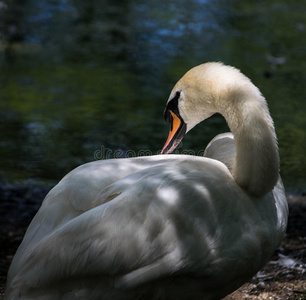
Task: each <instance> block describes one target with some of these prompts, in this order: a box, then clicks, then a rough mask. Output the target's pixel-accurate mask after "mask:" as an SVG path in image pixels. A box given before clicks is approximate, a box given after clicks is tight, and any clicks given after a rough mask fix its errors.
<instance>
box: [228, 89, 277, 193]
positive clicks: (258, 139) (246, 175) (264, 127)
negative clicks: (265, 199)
mask: <svg viewBox="0 0 306 300" xmlns="http://www.w3.org/2000/svg"><path fill="white" fill-rule="evenodd" d="M239 98H240V99H238V98H237V99H236V101H235V103H236V106H235V108H234V110H233V108H232V109H231V110H230V111H229V110H228V111H226V110H225V111H224V112H223V115H224V117H225V119H226V120H227V122H228V125H229V127H230V129H231V131H232V133H233V134H234V137H235V144H236V151H237V154H236V159H235V163H234V167H233V171H232V175H233V177H234V179H235V181H236V182H237V184H239V185H240V186H241V187H242V188H244V189H246V190H247V191H248V192H249V193H250V194H252V195H254V196H258V197H259V196H263V195H265V194H266V193H268V192H269V191H271V190H272V189H273V187H274V186H275V184H276V182H277V180H278V177H279V155H278V147H277V140H276V134H275V130H274V125H273V121H272V118H271V117H270V114H269V111H268V107H267V104H266V101H265V99H264V97H263V96H262V95H261V94H260V92H259V90H257V89H254V91H253V92H252V91H251V92H248V93H247V94H245V95H243V94H240V96H239Z"/></svg>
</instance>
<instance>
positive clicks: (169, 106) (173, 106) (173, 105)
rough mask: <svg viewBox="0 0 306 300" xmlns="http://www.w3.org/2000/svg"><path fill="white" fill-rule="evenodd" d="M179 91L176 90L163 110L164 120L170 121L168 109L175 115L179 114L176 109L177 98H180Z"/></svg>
mask: <svg viewBox="0 0 306 300" xmlns="http://www.w3.org/2000/svg"><path fill="white" fill-rule="evenodd" d="M180 95H181V92H179V91H177V92H176V93H175V96H174V97H173V98H172V99H171V100H170V101H169V102H168V104H167V106H166V109H165V112H164V118H165V120H166V122H171V120H172V117H171V114H170V110H171V111H172V112H174V113H175V114H176V115H177V116H179V115H180V113H179V110H178V99H179V98H180Z"/></svg>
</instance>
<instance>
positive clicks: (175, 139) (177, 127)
mask: <svg viewBox="0 0 306 300" xmlns="http://www.w3.org/2000/svg"><path fill="white" fill-rule="evenodd" d="M169 112H170V114H171V121H170V122H171V125H170V132H169V136H168V139H167V141H166V143H165V146H164V147H163V149H162V151H161V154H168V153H171V152H172V151H173V150H174V149H175V148H176V147H177V146H178V145H179V143H180V142H181V140H182V139H183V137H184V135H185V133H186V124H185V123H184V121H183V120H182V119H181V118H180V117H178V116H177V115H176V114H175V113H173V112H172V111H171V110H169Z"/></svg>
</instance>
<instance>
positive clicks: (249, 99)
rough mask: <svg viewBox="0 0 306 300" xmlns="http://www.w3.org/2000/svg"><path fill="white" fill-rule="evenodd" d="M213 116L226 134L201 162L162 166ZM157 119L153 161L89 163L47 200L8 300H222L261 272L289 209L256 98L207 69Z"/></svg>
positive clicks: (219, 69) (233, 74)
mask: <svg viewBox="0 0 306 300" xmlns="http://www.w3.org/2000/svg"><path fill="white" fill-rule="evenodd" d="M214 113H220V114H222V115H223V116H224V118H225V119H226V121H227V123H228V125H229V128H230V130H231V133H225V134H221V135H218V136H217V137H215V138H214V139H213V140H212V141H211V142H210V143H209V145H208V146H207V148H206V149H205V152H204V154H205V156H204V157H198V156H190V155H174V154H169V153H171V152H172V151H173V150H174V149H175V148H176V147H177V145H178V144H179V142H180V141H181V140H182V138H183V137H184V135H185V134H186V133H187V132H188V131H189V130H191V129H192V128H193V127H194V126H195V125H196V124H198V123H199V122H202V121H203V120H205V119H207V118H208V117H210V116H211V115H212V114H214ZM164 117H165V119H166V120H167V121H168V122H170V133H169V137H168V139H167V141H166V143H165V146H164V148H163V150H162V154H161V155H155V156H150V157H135V158H128V159H110V160H104V161H95V162H91V163H87V164H84V165H81V166H79V167H78V168H76V169H74V170H73V171H71V172H70V173H68V174H67V175H66V176H65V177H64V178H63V179H62V180H61V181H60V182H59V183H58V184H57V185H56V186H55V187H54V188H53V189H52V190H51V191H50V192H49V194H48V195H47V196H46V198H45V200H44V201H43V203H42V205H41V208H40V209H39V211H38V213H37V214H36V216H35V217H34V219H33V220H32V222H31V224H30V225H29V227H28V229H27V232H26V234H25V236H24V239H23V241H22V243H21V245H20V247H19V249H18V250H17V252H16V255H15V256H14V259H13V261H12V264H11V266H10V269H9V272H8V278H7V286H6V294H5V299H6V300H11V299H43V300H48V299H52V300H54V299H133V300H134V299H167V300H169V299H175V300H177V299H220V298H222V297H224V296H226V295H227V294H229V293H231V292H232V291H234V290H235V289H237V288H238V287H239V286H241V285H242V284H243V283H244V282H246V281H247V280H248V279H250V278H251V277H252V276H253V275H254V274H256V272H257V271H259V270H260V268H262V267H263V266H264V265H265V263H267V261H268V260H269V259H270V257H271V256H272V254H273V252H274V251H275V249H276V248H277V247H278V246H279V244H280V242H281V240H282V238H283V236H284V234H285V230H286V225H287V216H288V207H287V201H286V197H285V191H284V187H283V184H282V181H281V178H280V175H279V156H278V147H277V140H276V135H275V130H274V125H273V121H272V119H271V117H270V114H269V111H268V107H267V103H266V101H265V98H264V97H263V96H262V95H261V93H260V91H259V90H258V88H257V87H255V86H254V85H253V84H252V82H251V81H250V80H249V79H248V78H247V77H246V76H245V75H243V74H242V73H241V72H240V71H239V70H238V69H236V68H234V67H231V66H226V65H224V64H222V63H216V62H211V63H205V64H202V65H199V66H196V67H194V68H192V69H191V70H189V71H188V72H187V73H186V74H185V75H184V76H183V77H182V78H181V79H180V80H179V81H178V82H177V84H176V85H175V86H174V88H173V90H172V92H171V94H170V97H169V100H168V102H167V105H166V109H165V113H164ZM168 154H169V155H168Z"/></svg>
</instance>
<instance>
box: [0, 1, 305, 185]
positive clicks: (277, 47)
mask: <svg viewBox="0 0 306 300" xmlns="http://www.w3.org/2000/svg"><path fill="white" fill-rule="evenodd" d="M305 36H306V14H305V3H304V1H285V0H279V1H276V0H272V1H263V0H258V1H249V0H248V1H240V0H232V1H225V0H223V1H222V0H219V1H204V0H175V1H174V0H171V1H160V0H157V1H149V0H146V1H140V0H139V1H137V0H134V1H126V0H116V1H114V0H102V1H98V0H87V1H81V0H75V1H72V0H62V1H60V0H43V1H42V0H40V1H34V0H28V1H23V0H15V1H3V0H2V1H0V42H1V44H0V114H1V115H0V165H1V169H0V178H4V179H8V180H13V181H19V180H25V179H28V178H34V179H42V180H51V181H52V180H54V181H57V180H59V179H60V178H61V177H62V176H63V175H65V174H66V173H67V172H68V171H69V170H71V169H72V168H74V167H75V166H77V165H79V164H81V163H84V162H88V161H92V160H95V159H103V158H110V157H124V156H135V155H143V154H156V153H158V151H159V150H160V149H161V148H162V146H163V144H164V142H165V140H166V137H167V134H168V124H167V123H165V122H164V120H163V117H162V114H163V110H164V105H165V103H166V100H167V98H168V95H169V93H170V91H171V89H172V86H173V85H174V83H175V82H176V81H177V80H178V79H179V78H180V77H181V76H182V75H183V74H184V73H185V72H186V71H187V70H188V69H189V68H191V67H193V66H195V65H197V64H200V63H203V62H206V61H223V62H224V63H226V64H232V65H234V66H236V67H238V68H240V69H241V70H242V71H243V73H245V74H246V75H248V76H249V77H250V78H251V79H252V81H253V82H254V83H255V84H256V85H257V86H258V87H259V88H260V90H261V91H262V93H263V94H264V95H265V97H266V98H267V100H268V103H269V107H270V111H271V115H272V117H273V119H274V121H275V126H276V131H277V134H278V138H279V147H280V155H281V171H282V176H283V178H284V180H285V183H286V184H287V186H289V187H292V188H298V187H303V186H304V187H305V182H304V179H305V176H304V174H306V162H305V149H306V121H305V120H306V100H305V96H306V88H305V82H306V72H305V70H306V38H305ZM227 130H228V129H227V126H226V123H225V121H224V120H223V119H222V118H221V117H220V116H214V117H212V118H211V119H209V120H207V121H206V122H204V123H203V124H200V125H199V126H198V127H197V128H195V129H194V130H193V131H192V132H191V133H190V134H188V135H187V136H186V137H185V139H184V143H183V145H182V147H181V148H180V151H183V150H190V149H192V150H193V151H194V152H195V153H199V152H200V151H201V150H203V149H204V148H205V146H206V144H207V143H208V142H209V140H211V139H212V138H213V137H214V136H215V135H216V134H218V133H220V132H224V131H227Z"/></svg>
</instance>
